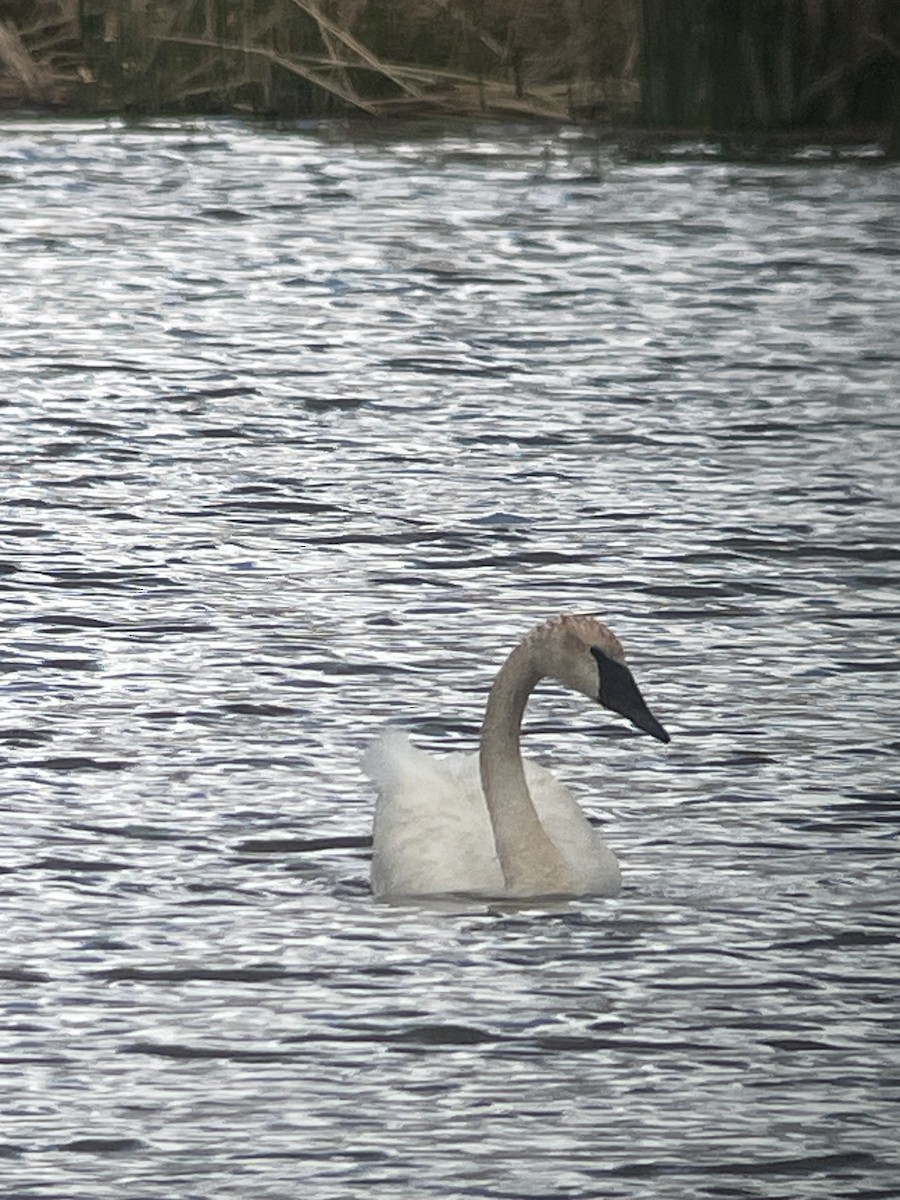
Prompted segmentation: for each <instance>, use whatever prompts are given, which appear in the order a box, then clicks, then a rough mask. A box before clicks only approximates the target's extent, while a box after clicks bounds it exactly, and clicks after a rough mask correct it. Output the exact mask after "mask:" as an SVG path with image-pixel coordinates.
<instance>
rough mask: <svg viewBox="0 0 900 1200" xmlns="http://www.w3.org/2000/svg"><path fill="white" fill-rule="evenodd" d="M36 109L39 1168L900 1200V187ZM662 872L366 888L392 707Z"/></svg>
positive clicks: (677, 158)
mask: <svg viewBox="0 0 900 1200" xmlns="http://www.w3.org/2000/svg"><path fill="white" fill-rule="evenodd" d="M687 149H690V148H684V147H682V148H678V147H676V148H673V149H672V150H671V151H668V152H665V153H662V154H660V155H658V156H656V157H653V158H647V159H646V160H643V161H641V160H638V159H635V158H633V157H629V156H628V155H627V154H625V153H623V152H621V151H620V150H618V149H617V148H616V147H615V146H607V145H600V144H598V143H597V142H595V141H594V140H593V138H592V137H591V136H590V135H589V134H587V133H583V132H578V131H565V130H563V131H557V130H547V129H513V128H506V127H500V126H485V127H483V128H469V129H455V128H440V127H437V126H425V127H423V128H420V129H417V130H416V129H408V128H404V127H402V126H379V125H372V126H360V127H356V128H355V129H354V128H347V127H344V126H342V125H322V126H312V127H309V128H301V129H292V130H283V131H278V130H275V129H269V128H259V127H252V126H242V125H240V124H232V123H228V122H221V123H217V122H194V123H190V122H184V123H177V122H157V123H149V124H146V125H141V126H135V127H127V126H125V125H122V124H120V123H118V122H109V123H102V122H85V123H79V122H54V121H41V120H32V121H29V120H18V121H11V120H6V121H5V122H4V123H3V125H2V138H0V233H2V239H0V313H2V327H0V354H2V357H0V372H2V390H0V405H2V407H0V484H2V509H0V586H2V605H0V617H2V626H3V630H2V632H3V639H2V645H0V667H2V691H0V709H2V711H0V737H2V743H3V768H4V769H3V772H2V776H0V789H2V790H0V803H2V828H3V837H2V842H0V871H2V874H0V893H2V909H0V912H2V928H0V941H2V956H0V1009H2V1028H0V1158H2V1159H3V1165H2V1180H3V1182H2V1184H0V1194H2V1195H3V1197H5V1198H8V1197H32V1196H33V1197H41V1198H46V1197H55V1198H58V1200H107V1198H116V1200H120V1198H122V1197H127V1198H128V1200H133V1198H138V1197H139V1198H141V1200H149V1198H153V1200H157V1198H158V1200H171V1198H173V1197H177V1198H185V1200H187V1198H191V1200H193V1198H207V1197H216V1198H219V1197H241V1198H248V1197H252V1198H253V1200H264V1198H278V1200H282V1198H284V1200H288V1198H293V1197H298V1198H299V1197H303V1198H304V1200H355V1198H357V1197H359V1196H361V1195H368V1194H370V1193H374V1194H378V1195H382V1196H385V1197H391V1198H392V1200H426V1198H429V1197H434V1198H436V1200H448V1198H455V1197H466V1198H482V1197H484V1198H490V1200H500V1198H503V1200H507V1198H511V1200H516V1198H525V1197H527V1198H537V1197H542V1198H548V1200H550V1198H552V1200H574V1198H593V1197H603V1198H607V1197H640V1198H642V1200H657V1198H658V1200H684V1198H685V1197H692V1198H693V1197H712V1198H723V1200H724V1198H728V1200H733V1198H735V1197H739V1198H745V1197H746V1198H756V1197H765V1198H766V1200H775V1198H784V1200H823V1198H826V1197H837V1196H840V1197H842V1198H848V1197H850V1198H857V1200H863V1198H865V1200H874V1198H876V1197H894V1196H896V1195H898V1194H900V1149H898V1135H897V1130H898V1126H900V1107H898V1105H900V1023H898V1017H900V1011H898V1009H900V1004H898V977H900V945H898V935H900V917H898V908H900V880H898V870H897V869H898V865H900V864H898V858H900V856H898V826H900V788H898V776H900V674H898V667H900V655H898V620H900V570H898V567H900V403H898V391H900V337H898V331H900V290H898V286H897V267H898V254H900V207H898V199H900V166H898V165H897V164H887V163H885V162H883V161H880V160H879V159H878V158H877V157H876V156H874V155H872V154H871V153H869V152H867V151H865V150H864V151H863V152H862V153H860V154H859V155H848V156H846V157H844V158H836V159H827V158H821V157H819V156H817V155H815V154H813V153H811V154H809V155H806V156H800V157H798V158H796V159H791V160H785V161H781V162H770V163H760V162H742V163H741V162H737V163H735V162H727V161H724V160H722V159H721V158H719V157H717V156H716V155H715V153H713V152H712V151H713V148H708V147H707V148H704V147H694V148H693V150H694V151H695V152H692V153H687V152H684V151H686V150H687ZM561 611H588V612H595V613H598V614H600V615H601V616H602V617H603V618H604V619H606V620H607V621H608V622H609V623H610V625H611V626H612V627H613V629H615V631H616V632H617V633H618V634H619V635H620V636H621V637H622V639H623V641H624V642H625V644H626V647H627V649H628V651H629V658H630V662H631V665H632V667H633V669H634V672H635V675H636V677H637V679H638V681H639V683H640V685H641V687H642V690H643V692H644V694H645V696H646V698H647V700H648V703H649V704H650V706H651V707H652V708H653V710H654V712H655V713H656V714H657V716H658V717H659V718H660V719H661V720H662V721H663V723H664V724H665V725H666V727H667V728H668V729H669V732H670V733H671V734H672V742H671V745H670V746H661V745H660V744H659V743H656V742H653V741H652V740H651V739H650V738H647V737H643V736H640V735H638V734H636V733H635V732H634V731H633V730H632V729H631V728H630V726H628V725H627V723H625V722H623V721H621V720H618V719H617V718H615V717H613V716H612V715H611V714H609V713H607V712H605V711H604V710H601V709H599V708H598V709H591V708H590V706H589V705H587V704H586V703H583V702H581V701H580V700H578V699H577V698H575V697H571V696H568V695H566V694H563V693H562V691H561V690H560V689H558V688H556V687H553V686H547V687H545V688H543V689H542V690H541V692H540V693H539V694H538V695H537V696H536V697H535V699H534V700H533V702H532V705H531V708H530V710H529V716H528V719H527V722H526V746H527V749H528V751H529V752H530V753H532V754H534V755H535V756H537V757H539V758H541V759H542V760H543V761H546V762H548V763H550V764H552V766H553V768H554V770H555V771H556V772H557V773H558V774H559V775H560V776H561V777H563V778H564V779H566V781H567V782H568V783H569V784H570V785H571V787H572V789H573V790H574V791H576V793H577V794H578V796H579V798H581V799H582V800H583V802H584V805H585V809H586V811H587V812H588V813H589V814H590V815H591V816H592V818H594V819H596V820H598V821H600V822H602V823H603V826H604V832H605V836H606V837H607V839H608V841H609V842H610V844H611V845H612V846H613V847H614V848H615V850H616V852H617V853H618V855H619V857H620V859H621V862H622V867H623V873H624V879H625V884H624V889H623V891H622V894H621V896H620V897H618V898H617V899H615V900H597V899H585V900H578V901H575V902H572V903H570V904H568V905H563V906H558V907H547V906H544V907H543V908H541V907H538V908H532V909H528V908H526V909H522V910H520V911H516V910H515V909H505V910H504V909H502V908H499V907H496V906H494V907H491V906H478V905H472V906H471V907H469V908H466V907H465V906H464V905H460V904H457V905H455V906H453V905H450V906H447V907H444V908H441V907H440V906H435V907H432V908H425V907H416V906H411V905H408V906H399V907H392V906H385V905H376V904H374V903H373V901H372V898H371V895H370V893H369V887H368V850H367V848H366V845H365V838H366V835H367V834H368V832H369V827H370V821H371V813H372V803H373V798H372V794H371V791H370V788H369V786H368V784H367V782H366V781H365V779H364V778H363V776H362V774H361V772H360V770H359V766H358V761H359V756H360V753H361V751H362V748H363V747H364V746H365V744H366V742H367V741H368V740H369V739H370V738H371V737H372V736H373V734H374V733H375V732H376V731H377V730H378V729H379V728H380V727H381V726H382V725H383V724H384V723H385V722H387V721H389V720H390V721H394V722H396V723H399V724H401V725H404V726H405V727H407V728H409V729H410V730H411V731H412V733H413V734H414V737H415V738H416V740H417V741H418V742H419V743H420V744H422V745H424V746H426V747H429V748H431V749H440V748H442V747H443V748H467V749H473V748H474V747H475V744H476V739H477V733H478V726H479V721H480V716H481V710H482V706H483V703H484V699H485V695H486V690H487V688H488V687H489V685H490V681H491V679H492V676H493V673H494V671H495V670H496V668H497V667H498V665H499V663H500V662H501V661H502V659H503V656H504V654H505V653H506V651H507V650H508V649H509V648H510V647H511V646H512V645H513V644H514V643H515V641H516V640H517V639H518V637H519V636H520V635H522V634H523V633H525V632H526V631H527V630H528V629H529V628H530V627H531V626H532V625H534V624H535V623H537V622H538V621H540V620H543V619H544V618H546V617H548V616H551V615H553V614H555V613H558V612H561Z"/></svg>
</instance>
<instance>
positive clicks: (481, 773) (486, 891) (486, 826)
mask: <svg viewBox="0 0 900 1200" xmlns="http://www.w3.org/2000/svg"><path fill="white" fill-rule="evenodd" d="M546 676H550V677H552V678H555V679H557V680H559V681H560V682H562V683H564V684H567V685H568V686H569V687H572V688H573V689H574V690H576V691H579V692H581V693H582V694H584V695H586V696H588V697H589V698H590V699H592V700H597V701H599V702H600V703H601V704H603V705H604V706H605V707H607V708H610V709H613V710H614V711H616V712H619V713H622V715H624V716H627V717H628V718H629V719H630V720H631V721H632V722H633V723H634V724H636V725H637V726H638V727H639V728H641V729H644V730H645V731H646V732H648V733H650V734H652V735H653V736H654V737H656V738H658V739H659V740H660V741H668V740H669V735H668V734H667V733H666V731H665V730H664V729H663V727H662V725H660V724H659V722H658V721H657V720H656V718H655V717H654V716H653V715H652V714H651V713H650V710H649V709H648V708H647V706H646V704H645V702H644V700H643V697H642V696H641V694H640V692H639V690H638V688H637V684H636V683H635V682H634V679H633V677H632V676H631V673H630V671H629V670H628V668H627V667H626V666H625V663H624V654H623V651H622V647H621V645H620V643H619V641H618V639H617V638H616V637H615V635H614V634H613V633H612V632H611V631H610V630H609V629H607V627H606V626H605V625H603V624H601V622H599V621H597V620H596V619H595V618H593V617H589V616H565V617H560V618H556V619H555V620H553V621H548V622H546V623H545V624H543V625H540V626H538V627H537V629H535V630H534V631H533V632H532V633H531V634H529V635H528V636H527V637H526V638H524V639H523V640H522V641H521V642H520V643H519V645H518V646H517V647H516V648H515V649H514V650H513V651H512V653H511V654H510V656H509V657H508V658H507V660H506V662H505V663H504V665H503V667H502V668H501V669H500V672H499V674H498V675H497V678H496V680H495V681H494V685H493V687H492V688H491V692H490V696H489V697H488V703H487V708H486V711H485V716H484V723H483V725H482V731H481V746H480V749H479V751H478V753H477V754H460V753H454V754H448V755H445V756H444V757H436V756H434V755H431V754H428V753H426V752H425V751H423V750H420V749H418V748H417V747H415V746H413V745H412V744H411V743H410V741H409V738H408V737H407V736H406V734H405V733H403V732H402V731H401V730H398V729H386V730H384V731H383V732H382V734H381V736H380V738H379V739H378V740H377V741H375V742H374V743H373V745H371V746H370V747H369V749H368V750H367V752H366V755H365V757H364V759H363V768H364V770H365V771H366V773H367V774H368V775H369V777H370V778H371V779H372V780H373V782H374V783H375V784H376V786H377V789H378V800H377V802H376V807H375V822H374V831H373V854H372V890H373V893H374V894H375V896H376V898H379V899H389V898H397V897H417V896H440V895H454V894H457V895H458V894H462V895H470V896H480V897H495V898H501V897H509V898H519V899H522V898H528V897H538V896H564V895H570V896H571V895H599V896H613V895H615V894H616V893H617V892H618V891H619V887H620V882H621V880H620V874H619V865H618V862H617V860H616V857H615V855H614V854H613V852H612V851H611V850H610V849H609V847H608V846H607V845H606V843H605V842H604V840H603V838H602V837H601V836H600V834H599V833H598V832H597V831H596V830H595V829H594V828H593V827H592V826H591V825H590V823H589V822H588V821H587V819H586V818H585V816H584V813H583V812H582V810H581V808H580V806H579V804H578V802H577V801H576V800H575V799H574V797H573V796H572V795H571V794H570V793H569V792H568V790H567V789H566V788H565V787H564V786H563V785H562V784H561V783H560V782H559V781H558V780H557V779H555V778H554V776H553V775H552V774H551V773H550V772H549V771H548V770H547V769H546V768H544V767H542V766H540V765H539V764H538V763H535V762H532V761H529V760H523V758H522V755H521V751H520V746H519V733H520V728H521V723H522V716H523V714H524V711H525V706H526V704H527V701H528V697H529V695H530V694H531V692H532V691H533V689H534V687H535V686H536V684H537V683H538V682H539V680H540V679H542V678H544V677H546Z"/></svg>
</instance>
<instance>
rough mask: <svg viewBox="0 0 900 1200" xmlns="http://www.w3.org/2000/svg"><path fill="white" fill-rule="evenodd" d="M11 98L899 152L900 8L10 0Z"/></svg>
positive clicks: (863, 3) (5, 46) (3, 82)
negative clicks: (870, 140) (863, 146)
mask: <svg viewBox="0 0 900 1200" xmlns="http://www.w3.org/2000/svg"><path fill="white" fill-rule="evenodd" d="M0 104H4V105H5V106H6V107H8V108H9V107H13V108H14V107H21V106H23V105H30V106H35V105H36V106H40V107H49V108H61V109H63V110H67V111H72V112H81V113H85V112H86V113H108V112H117V113H162V112H172V113H178V112H181V113H188V112H190V113H216V112H238V113H255V114H263V115H272V116H280V117H301V116H325V115H332V114H348V113H358V114H367V115H370V116H394V115H400V116H421V115H428V114H434V115H442V114H444V115H446V114H451V115H455V116H492V117H523V118H528V119H533V118H545V119H550V120H554V121H576V122H599V123H607V124H615V125H618V126H622V125H642V126H644V127H649V128H655V129H669V130H691V131H693V132H721V131H729V132H741V131H757V132H760V131H770V132H771V131H782V132H783V131H788V130H791V129H798V128H803V129H809V130H817V131H821V132H822V133H824V134H825V135H828V134H829V133H832V134H839V133H840V132H841V131H842V130H843V131H846V130H855V129H859V130H862V131H864V132H866V133H868V134H870V135H876V136H881V137H882V138H883V140H885V141H886V142H887V143H890V144H891V145H893V146H894V148H895V149H896V148H898V145H900V132H898V131H900V3H898V2H897V0H403V3H398V2H397V0H0Z"/></svg>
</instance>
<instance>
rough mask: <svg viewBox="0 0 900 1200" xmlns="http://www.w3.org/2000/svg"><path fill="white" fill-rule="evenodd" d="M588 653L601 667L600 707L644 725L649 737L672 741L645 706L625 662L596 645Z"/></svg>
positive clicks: (634, 723)
mask: <svg viewBox="0 0 900 1200" xmlns="http://www.w3.org/2000/svg"><path fill="white" fill-rule="evenodd" d="M591 654H593V656H594V658H595V659H596V660H597V666H598V667H599V668H600V694H599V695H598V696H597V699H598V700H599V701H600V703H601V704H602V705H603V707H604V708H609V709H611V710H612V711H613V712H617V713H619V714H620V715H621V716H623V717H627V718H628V720H629V721H630V722H631V723H632V725H636V726H637V727H638V729H643V731H644V733H649V734H650V736H651V737H655V738H657V739H658V740H659V741H661V742H668V741H671V739H670V737H669V735H668V734H667V733H666V731H665V729H663V727H662V725H660V723H659V721H657V719H656V717H654V715H653V713H652V712H651V711H650V709H649V708H648V707H647V704H646V702H645V700H644V697H643V696H642V695H641V693H640V689H639V688H638V685H637V684H636V683H635V682H634V676H633V675H632V674H631V672H630V671H629V670H628V668H627V667H626V666H625V664H624V663H620V662H617V661H616V660H615V659H614V658H610V657H609V655H608V654H604V653H603V651H602V650H598V649H597V648H596V646H592V647H591Z"/></svg>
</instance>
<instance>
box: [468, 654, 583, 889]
mask: <svg viewBox="0 0 900 1200" xmlns="http://www.w3.org/2000/svg"><path fill="white" fill-rule="evenodd" d="M544 674H545V671H544V670H542V668H541V665H540V664H539V663H538V661H537V658H536V655H535V651H534V648H533V647H532V646H530V645H529V644H528V643H527V642H526V643H522V644H520V645H519V646H517V647H516V649H515V650H513V652H512V654H510V656H509V658H508V659H507V660H506V662H505V663H504V664H503V666H502V667H501V669H500V672H499V674H498V675H497V678H496V679H495V680H494V685H493V687H492V688H491V691H490V695H489V696H488V702H487V708H486V710H485V714H484V723H483V725H482V729H481V749H480V752H479V764H480V770H481V785H482V788H483V789H484V797H485V801H486V804H487V809H488V813H489V815H490V818H491V825H492V827H493V831H494V842H495V845H496V848H497V857H498V858H499V860H500V866H501V869H502V871H503V877H504V880H505V882H506V889H507V893H508V894H509V895H541V894H543V895H552V894H554V893H557V894H558V893H561V892H563V891H565V890H566V885H567V880H568V876H569V871H568V869H567V867H566V865H565V863H564V861H563V859H562V857H561V855H560V853H559V851H558V850H557V848H556V846H555V845H554V844H553V842H552V841H551V840H550V838H549V837H548V836H547V833H546V832H545V830H544V827H543V826H542V825H541V822H540V818H539V817H538V814H537V810H536V809H535V806H534V801H533V800H532V798H531V795H530V793H529V791H528V784H527V782H526V779H525V764H524V763H523V761H522V751H521V746H520V731H521V728H522V718H523V716H524V714H525V707H526V705H527V704H528V697H529V696H530V695H531V693H532V692H533V691H534V689H535V687H536V686H537V684H538V683H539V682H540V680H541V679H542V678H543V676H544Z"/></svg>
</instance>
